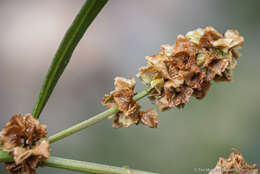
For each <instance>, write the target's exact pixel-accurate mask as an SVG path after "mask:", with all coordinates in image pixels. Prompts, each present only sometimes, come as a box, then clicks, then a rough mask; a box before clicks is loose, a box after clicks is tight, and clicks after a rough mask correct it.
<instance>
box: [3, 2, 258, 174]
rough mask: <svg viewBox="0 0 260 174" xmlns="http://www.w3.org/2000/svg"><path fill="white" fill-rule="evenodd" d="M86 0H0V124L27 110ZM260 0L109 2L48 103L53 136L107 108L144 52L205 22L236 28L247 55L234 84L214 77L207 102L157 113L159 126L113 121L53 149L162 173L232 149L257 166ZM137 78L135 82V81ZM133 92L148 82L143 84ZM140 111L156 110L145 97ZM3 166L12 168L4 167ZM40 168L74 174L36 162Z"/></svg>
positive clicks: (208, 162)
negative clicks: (116, 125)
mask: <svg viewBox="0 0 260 174" xmlns="http://www.w3.org/2000/svg"><path fill="white" fill-rule="evenodd" d="M83 2H84V1H83V0H77V1H69V0H51V1H32V0H23V1H20V0H13V1H8V0H1V1H0V81H1V83H0V111H1V117H0V127H1V128H2V127H3V126H4V125H5V123H6V122H7V121H8V120H9V119H10V117H11V116H12V115H14V114H16V113H23V114H25V113H29V112H31V110H32V107H33V104H34V101H35V100H36V98H37V95H38V92H39V90H40V87H41V85H42V81H43V79H44V76H45V74H46V72H47V69H48V67H49V65H50V63H51V60H52V58H53V56H54V53H55V51H56V49H57V47H58V44H59V43H60V41H61V39H62V37H63V35H64V33H65V31H66V30H67V28H68V27H69V26H70V24H71V22H72V20H73V18H74V17H75V15H76V13H77V12H78V10H79V9H80V7H81V5H82V4H83ZM259 7H260V1H259V0H251V1H245V0H229V1H227V0H215V1H205V0H196V1H194V0H186V1H182V0H174V1H173V0H163V1H158V0H143V1H140V0H131V1H123V0H111V1H109V2H108V4H107V5H106V6H105V8H104V9H103V10H102V11H101V13H100V14H99V15H98V17H97V18H96V20H95V21H94V22H93V24H92V25H91V27H90V28H89V30H88V31H87V33H86V34H85V36H84V38H83V39H82V40H81V42H80V44H79V46H78V47H77V48H76V50H75V52H74V54H73V56H72V59H71V62H70V64H69V65H68V67H67V69H66V70H65V73H64V74H63V76H62V77H61V79H60V81H59V83H58V85H57V86H56V89H55V90H54V93H53V94H52V96H51V98H50V100H49V102H48V104H47V106H46V107H45V109H44V111H43V113H42V115H41V117H40V121H41V122H42V123H43V124H47V125H48V133H49V135H52V134H54V133H56V132H58V131H60V130H62V129H65V128H67V127H69V126H72V125H74V124H76V123H78V122H80V121H82V120H85V119H88V118H90V117H91V116H92V115H94V114H97V113H99V112H102V111H104V110H105V109H106V108H105V107H104V106H102V105H101V104H100V102H99V101H100V99H101V98H102V97H103V95H104V94H105V93H108V92H109V91H111V90H112V89H113V79H114V77H116V76H124V77H132V76H135V74H136V73H137V70H138V67H140V66H142V65H145V59H144V57H145V56H148V55H153V54H156V53H158V51H159V47H160V45H162V44H166V43H169V44H174V43H175V39H176V37H177V35H178V34H186V32H188V31H190V30H193V29H196V28H198V27H205V26H207V25H212V26H214V27H215V28H216V29H217V30H218V31H219V32H225V31H226V30H227V29H237V30H238V31H239V32H240V33H241V35H242V36H244V38H245V43H244V47H243V50H242V54H243V56H242V57H240V59H239V64H238V66H237V68H236V69H235V72H234V78H233V81H232V82H231V83H215V84H214V85H213V86H212V87H211V89H210V91H209V93H208V95H207V96H206V97H205V99H203V100H201V101H200V100H196V99H194V98H193V99H191V101H190V102H189V103H188V104H187V105H186V107H185V108H184V109H182V110H178V109H172V110H171V111H168V112H163V113H162V112H160V113H159V128H158V129H149V128H147V127H144V126H138V127H136V126H132V127H130V128H121V129H113V128H112V127H111V124H112V123H111V120H105V121H102V122H101V123H99V124H97V125H95V126H93V127H90V128H87V129H86V130H84V131H82V132H80V133H77V134H76V135H73V136H71V137H68V138H66V139H64V140H63V141H60V142H57V143H55V144H53V145H52V146H51V150H52V154H53V155H55V156H60V157H65V158H71V159H77V160H84V161H90V162H96V163H102V164H107V165H114V166H129V167H130V168H135V169H141V170H148V171H154V172H158V173H161V174H173V173H199V172H195V169H198V168H214V166H215V164H216V162H217V160H218V157H220V156H222V157H228V155H229V153H230V152H231V148H232V147H235V148H237V149H238V150H239V151H241V153H242V154H243V156H244V157H245V159H246V160H247V161H248V163H256V164H259V163H260V149H259V147H260V136H259V132H260V126H259V122H260V114H259V113H260V107H259V103H260V93H259V89H260V78H259V74H260V68H259V67H260V58H259V41H260V34H259V31H260V20H259V17H260V10H259ZM137 81H138V80H137ZM137 84H138V85H137V89H136V90H137V91H141V90H143V88H144V86H143V85H142V84H141V82H140V81H138V82H137ZM141 103H142V106H143V108H144V109H148V108H151V107H154V106H152V105H151V104H150V102H149V101H148V100H147V99H143V100H142V101H141ZM0 173H1V174H2V173H3V174H7V172H6V171H4V169H3V165H2V164H0ZM38 173H40V174H43V173H49V174H54V173H55V174H72V173H75V172H70V171H63V170H60V169H52V168H40V169H39V170H38Z"/></svg>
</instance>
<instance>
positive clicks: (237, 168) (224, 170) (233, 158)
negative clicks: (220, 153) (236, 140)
mask: <svg viewBox="0 0 260 174" xmlns="http://www.w3.org/2000/svg"><path fill="white" fill-rule="evenodd" d="M233 151H234V152H235V153H234V152H232V153H231V154H230V155H229V158H228V159H225V158H219V160H218V162H217V165H216V167H215V168H214V169H213V170H212V171H211V172H209V174H235V173H236V174H258V166H257V165H256V164H253V165H249V164H247V163H246V161H245V160H244V158H243V156H242V155H241V154H240V152H238V151H237V150H236V149H233Z"/></svg>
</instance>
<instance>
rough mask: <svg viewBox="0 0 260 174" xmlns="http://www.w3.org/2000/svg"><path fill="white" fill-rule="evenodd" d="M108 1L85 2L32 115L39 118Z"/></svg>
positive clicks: (47, 78)
mask: <svg viewBox="0 0 260 174" xmlns="http://www.w3.org/2000/svg"><path fill="white" fill-rule="evenodd" d="M107 1H108V0H87V1H86V2H85V3H84V5H83V6H82V8H81V10H80V11H79V13H78V15H77V16H76V18H75V19H74V21H73V23H72V25H71V26H70V28H69V29H68V30H67V32H66V34H65V36H64V38H63V40H62V42H61V44H60V46H59V48H58V50H57V52H56V54H55V56H54V58H53V60H52V63H51V65H50V68H49V70H48V73H47V75H46V77H45V80H44V82H43V85H42V88H41V91H40V93H39V96H38V98H37V100H36V102H35V105H34V108H33V111H32V115H33V116H34V117H35V118H39V116H40V114H41V112H42V110H43V108H44V106H45V105H46V103H47V101H48V99H49V97H50V95H51V93H52V91H53V90H54V88H55V86H56V84H57V82H58V80H59V78H60V76H61V75H62V73H63V72H64V70H65V68H66V66H67V64H68V63H69V61H70V58H71V56H72V53H73V51H74V49H75V48H76V46H77V44H78V43H79V41H80V39H81V38H82V37H83V35H84V33H85V31H86V30H87V29H88V27H89V25H90V24H91V23H92V21H93V20H94V19H95V17H96V16H97V15H98V13H99V12H100V11H101V9H102V8H103V7H104V5H105V4H106V3H107Z"/></svg>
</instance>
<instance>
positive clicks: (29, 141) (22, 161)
mask: <svg viewBox="0 0 260 174" xmlns="http://www.w3.org/2000/svg"><path fill="white" fill-rule="evenodd" d="M46 136H47V130H46V126H45V125H41V124H40V123H39V121H38V120H36V119H35V118H33V117H32V116H31V115H30V114H27V115H26V116H25V117H23V116H22V115H14V116H13V117H12V118H11V120H10V121H9V122H8V123H7V124H6V126H5V127H4V128H3V129H2V131H1V134H0V142H1V146H2V148H3V149H4V150H5V151H8V152H9V154H10V155H12V156H13V158H14V162H6V163H5V166H6V169H7V170H8V171H9V172H10V173H11V174H35V173H36V168H37V167H38V165H39V162H40V161H41V160H46V159H48V158H49V156H50V153H49V142H48V141H47V140H46V139H45V138H46Z"/></svg>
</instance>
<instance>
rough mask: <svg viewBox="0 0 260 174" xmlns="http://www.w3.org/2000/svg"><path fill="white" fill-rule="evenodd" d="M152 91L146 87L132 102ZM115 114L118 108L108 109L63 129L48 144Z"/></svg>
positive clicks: (51, 137) (50, 138)
mask: <svg viewBox="0 0 260 174" xmlns="http://www.w3.org/2000/svg"><path fill="white" fill-rule="evenodd" d="M152 89H153V88H152V87H148V88H147V89H145V90H143V91H142V92H140V93H138V94H136V95H135V96H134V100H135V101H137V100H140V99H141V98H143V97H145V96H147V95H148V94H149V93H150V92H151V90H152ZM117 112H118V108H117V107H113V108H110V109H108V110H106V111H104V112H102V113H100V114H97V115H95V116H93V117H91V118H90V119H88V120H85V121H82V122H80V123H78V124H76V125H74V126H72V127H70V128H67V129H65V130H63V131H60V132H58V133H56V134H54V135H52V136H50V137H49V142H50V143H54V142H56V141H58V140H61V139H63V138H66V137H67V136H70V135H72V134H74V133H77V132H79V131H81V130H83V129H85V128H87V127H89V126H91V125H94V124H95V123H97V122H99V121H101V120H104V119H105V118H107V117H108V116H110V115H113V114H115V113H117Z"/></svg>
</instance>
